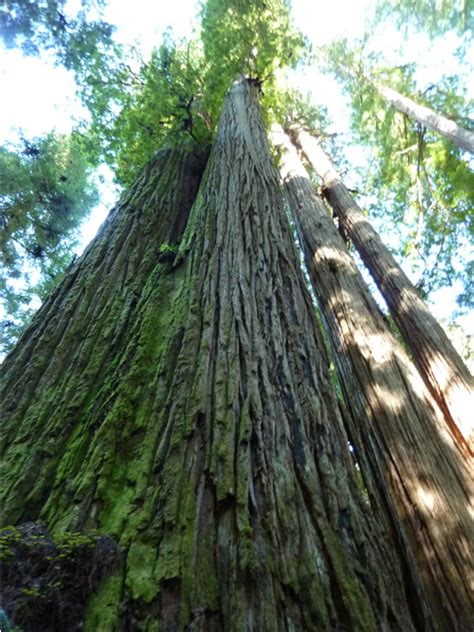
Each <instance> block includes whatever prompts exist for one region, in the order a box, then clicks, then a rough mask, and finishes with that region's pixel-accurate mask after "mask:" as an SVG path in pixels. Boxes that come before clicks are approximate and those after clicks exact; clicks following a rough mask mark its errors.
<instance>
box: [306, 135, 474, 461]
mask: <svg viewBox="0 0 474 632" xmlns="http://www.w3.org/2000/svg"><path fill="white" fill-rule="evenodd" d="M298 143H299V144H300V146H301V148H302V150H303V151H304V153H305V155H306V156H307V158H308V160H309V161H310V162H311V164H312V165H313V167H314V169H315V170H316V172H317V173H318V175H319V176H320V177H321V179H322V180H323V183H324V194H325V196H326V198H327V199H328V201H329V203H330V204H331V206H332V208H333V209H334V212H335V213H336V215H337V217H338V219H339V221H340V223H341V226H342V227H343V229H344V231H345V232H346V234H347V235H348V236H349V237H350V239H351V240H352V241H353V243H354V245H355V247H356V248H357V250H358V252H359V254H360V256H361V258H362V261H363V262H364V263H365V265H366V266H367V268H368V269H369V271H370V273H371V275H372V276H373V278H374V280H375V282H376V284H377V286H378V288H379V290H380V292H381V293H382V296H383V297H384V299H385V301H386V302H387V305H388V307H389V309H390V312H391V314H392V316H393V318H394V320H395V322H396V324H397V326H398V328H399V330H400V332H401V334H402V336H403V339H404V341H405V343H406V345H407V347H408V348H409V350H410V352H411V354H412V357H413V360H414V362H415V364H416V366H417V367H418V370H419V371H420V374H421V376H422V378H423V380H424V381H425V383H426V385H427V386H428V388H429V390H430V391H431V393H432V395H433V397H434V399H435V401H436V402H437V404H438V405H439V406H440V408H441V410H442V412H443V414H444V416H445V419H446V421H447V423H448V424H449V426H450V428H451V430H452V432H453V433H454V434H455V436H456V437H457V439H458V441H459V443H460V445H462V446H464V448H465V449H466V451H467V452H468V453H470V454H471V455H472V454H473V450H474V430H473V428H474V422H473V415H472V411H473V410H474V397H473V393H474V380H473V378H472V376H471V374H470V373H469V370H468V369H467V367H466V365H465V364H464V362H463V361H462V359H461V357H460V356H459V354H458V353H457V352H456V350H455V349H454V347H453V345H452V343H451V341H450V340H449V338H448V337H447V335H446V334H445V332H444V330H443V329H442V327H441V326H440V325H439V324H438V322H437V321H436V319H435V318H434V317H433V316H432V314H431V312H430V311H429V309H428V308H427V306H426V305H425V303H424V302H423V301H422V299H421V298H420V297H419V295H418V293H417V291H416V289H415V287H414V286H413V284H412V283H411V282H410V280H409V279H408V277H407V276H406V275H405V273H404V272H403V270H402V269H401V267H400V266H399V265H398V263H397V262H396V261H395V259H394V257H393V256H392V254H391V253H390V252H389V250H388V249H387V248H386V247H385V246H384V244H383V243H382V240H381V239H380V236H379V235H378V233H377V232H376V231H375V229H374V228H373V226H372V225H371V224H370V222H369V221H368V219H367V218H366V217H365V216H364V215H363V214H362V211H361V210H360V208H359V207H358V206H357V204H356V202H355V201H354V200H353V198H352V196H351V195H350V193H349V192H348V190H347V188H346V187H345V186H344V184H343V182H342V181H341V179H340V177H339V175H338V174H337V172H336V170H335V169H334V167H333V166H332V164H331V162H330V160H329V158H328V157H327V155H326V154H325V152H324V151H323V150H322V148H321V147H320V145H319V144H318V142H317V141H316V139H315V138H313V137H312V136H311V135H310V134H308V133H307V132H304V131H301V132H300V133H299V134H298Z"/></svg>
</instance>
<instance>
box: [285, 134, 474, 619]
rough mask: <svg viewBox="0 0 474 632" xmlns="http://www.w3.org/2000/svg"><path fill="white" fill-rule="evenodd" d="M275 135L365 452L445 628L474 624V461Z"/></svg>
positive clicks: (357, 439) (359, 447)
mask: <svg viewBox="0 0 474 632" xmlns="http://www.w3.org/2000/svg"><path fill="white" fill-rule="evenodd" d="M273 138H274V144H276V145H278V146H279V147H280V149H281V150H282V152H283V153H282V157H281V173H282V177H283V180H284V182H285V189H286V192H287V195H288V200H289V204H290V208H291V210H292V212H293V215H294V219H295V223H296V226H297V229H298V234H299V238H300V242H301V245H302V249H303V252H304V255H305V260H306V263H307V267H308V270H309V274H310V277H311V280H312V283H313V288H314V291H315V294H316V296H317V299H318V303H319V305H320V307H321V310H322V314H323V317H324V322H325V323H326V325H327V328H328V331H329V337H330V339H331V340H332V341H333V344H334V358H335V362H336V365H337V368H338V373H339V377H340V383H341V387H342V389H343V392H344V396H345V399H346V402H347V403H348V405H349V406H350V407H351V408H352V410H354V412H355V413H356V414H355V416H354V423H355V430H354V431H353V432H351V437H352V438H353V440H354V443H355V447H356V454H357V455H360V458H361V461H362V462H363V461H364V459H366V462H367V466H366V467H368V468H369V470H370V472H371V473H372V477H373V478H375V479H377V477H378V470H379V464H380V466H381V469H382V471H383V472H382V477H383V481H382V480H381V481H379V483H380V485H381V488H382V496H383V497H384V498H385V499H387V501H388V502H390V499H392V500H393V501H394V504H395V507H396V511H397V514H398V517H399V519H400V521H401V523H402V524H403V526H404V528H405V531H406V533H407V535H408V538H409V540H410V543H411V545H412V551H413V553H414V555H415V557H416V560H417V562H418V567H419V568H420V571H421V573H422V578H423V583H424V585H425V587H426V589H427V592H428V594H429V595H430V602H431V606H432V609H433V611H434V612H435V613H436V621H437V623H438V625H439V626H440V629H443V630H444V629H446V630H448V629H450V630H454V629H456V630H464V629H465V630H468V629H469V628H470V625H472V623H473V622H474V617H473V608H474V603H473V600H472V593H471V587H472V583H473V581H474V573H473V568H472V559H471V556H470V551H469V548H470V545H469V542H472V541H473V540H474V525H473V522H472V518H471V515H472V514H470V512H469V509H470V510H471V511H472V510H473V509H474V505H473V504H472V497H471V496H472V491H473V489H474V487H473V473H472V468H471V469H470V468H468V467H467V464H466V463H465V459H464V458H463V455H462V454H461V453H460V452H459V449H458V447H457V445H456V442H455V440H454V439H453V437H452V436H451V435H450V433H448V431H447V430H446V426H445V424H444V420H443V418H442V416H441V414H440V412H439V410H438V408H437V407H436V405H435V404H434V403H433V402H432V399H431V396H430V394H429V392H428V390H427V389H426V387H425V386H424V384H423V382H422V380H421V378H420V376H419V375H418V373H417V371H416V369H415V368H414V367H413V366H412V365H411V362H410V361H409V360H408V358H407V357H406V354H405V352H404V351H403V349H402V347H401V346H400V344H399V343H398V341H397V340H396V339H395V337H394V336H393V335H392V333H391V332H390V331H389V329H388V327H387V326H386V324H385V322H384V320H383V317H382V315H381V313H380V311H379V309H378V307H377V304H376V303H375V301H374V299H373V298H372V296H371V295H370V292H369V290H368V288H367V286H366V284H365V282H364V280H363V278H362V275H361V274H360V272H359V271H358V269H357V266H356V265H355V263H354V261H353V259H352V257H351V256H350V254H349V253H348V251H347V249H346V247H345V244H344V241H343V239H342V238H341V236H340V235H339V233H338V231H337V229H336V227H335V225H334V223H333V221H332V219H331V218H330V216H329V214H328V212H327V209H326V207H325V205H324V203H323V201H322V200H321V199H320V198H319V197H318V196H317V195H316V194H315V192H314V185H313V184H312V183H311V181H310V180H309V178H308V176H307V173H306V170H305V168H304V167H303V165H302V163H301V161H300V159H299V157H298V154H297V150H296V148H295V147H294V146H293V144H292V143H291V141H290V139H289V138H288V136H286V135H285V134H284V133H283V131H282V130H281V129H280V130H278V129H275V130H274V134H273ZM371 487H373V485H371ZM454 533H456V534H457V536H456V537H455V538H454V537H453V534H454ZM408 555H409V557H410V554H408ZM434 560H436V561H434Z"/></svg>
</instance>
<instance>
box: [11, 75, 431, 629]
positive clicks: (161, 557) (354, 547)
mask: <svg viewBox="0 0 474 632" xmlns="http://www.w3.org/2000/svg"><path fill="white" fill-rule="evenodd" d="M188 160H191V163H192V158H188V157H185V156H183V155H182V154H180V153H179V152H176V153H175V152H172V153H171V154H169V155H168V157H167V159H166V160H165V159H164V158H163V159H157V161H156V162H155V163H152V164H151V166H150V167H149V168H148V170H147V171H145V173H144V174H143V175H142V178H141V180H140V181H139V182H138V184H137V185H136V186H135V187H134V188H133V189H132V191H131V192H130V194H129V195H128V196H127V197H126V198H125V199H124V200H123V201H122V203H121V204H120V205H119V207H118V209H117V210H116V212H115V214H114V215H113V216H112V218H111V220H110V221H109V223H108V225H107V226H106V228H105V229H104V230H103V231H102V234H101V236H99V238H98V240H97V241H96V242H95V244H94V245H92V246H91V247H90V249H89V250H88V252H86V254H85V255H84V257H83V258H82V260H81V261H80V262H79V263H78V264H77V265H76V267H75V268H73V270H72V271H71V273H70V275H69V276H68V277H67V278H66V279H65V281H64V283H63V284H62V285H61V287H60V288H59V289H58V290H57V291H56V293H55V294H54V295H53V296H52V298H51V299H50V301H49V302H48V303H47V304H46V305H45V307H44V308H43V310H42V311H41V312H40V314H39V315H38V317H37V318H36V320H35V321H34V323H33V324H32V326H31V328H30V329H29V330H28V332H27V334H26V335H25V337H24V338H23V339H22V341H21V343H20V344H19V346H18V348H17V349H16V350H15V351H14V352H13V353H12V355H11V356H10V357H9V358H8V360H7V364H8V368H7V383H6V392H7V401H6V403H5V409H6V413H7V416H8V420H7V424H6V442H5V448H6V450H5V464H6V468H5V477H6V479H5V480H6V482H7V486H6V490H7V493H6V498H5V503H4V507H5V512H6V516H7V517H8V519H9V520H14V521H19V520H26V519H36V518H38V517H39V518H41V519H43V520H46V521H47V522H48V523H49V524H50V526H51V527H52V528H53V529H55V530H56V531H58V530H59V531H60V530H63V529H66V528H68V529H71V528H73V529H80V530H82V529H89V528H93V527H97V528H99V529H100V531H102V532H104V533H107V534H109V535H112V536H114V537H115V538H116V539H117V540H118V541H119V543H120V545H121V547H122V548H123V550H124V563H123V567H122V568H121V571H120V572H119V573H117V574H115V575H114V576H112V577H110V578H109V580H108V581H107V582H106V583H105V584H104V586H103V587H102V589H101V590H100V591H99V593H98V594H97V595H96V596H95V598H94V599H93V600H92V602H91V603H90V605H89V609H88V612H87V617H86V630H101V632H102V631H104V632H105V631H107V630H117V629H122V630H141V629H143V630H145V629H147V630H152V629H153V630H155V629H158V628H159V629H163V630H168V631H174V630H202V631H203V632H204V631H212V630H229V631H232V630H236V631H241V630H249V631H251V630H255V631H257V630H272V631H273V630H275V631H277V630H282V631H283V630H311V629H317V630H321V631H323V630H328V631H329V630H334V629H342V628H343V627H344V628H345V629H350V630H374V631H375V630H380V629H394V630H395V629H396V630H403V631H405V630H411V629H414V628H415V627H419V628H420V627H421V629H423V625H424V624H423V622H424V620H425V619H424V616H421V615H419V614H418V612H417V611H418V610H419V609H421V608H422V604H421V603H420V602H419V599H418V597H417V595H416V594H415V593H411V592H410V591H411V590H412V588H413V586H414V582H413V581H412V580H410V578H408V577H407V576H406V573H407V571H406V567H405V565H404V562H403V560H400V557H399V552H398V549H397V547H398V544H396V543H394V542H393V541H392V538H391V536H390V534H389V533H385V525H386V522H385V521H384V520H380V521H379V520H378V519H377V518H376V516H380V512H379V511H378V512H376V513H375V514H374V515H371V513H370V510H369V509H368V507H367V505H366V502H365V501H364V498H363V494H362V492H361V490H360V488H359V485H358V482H357V478H356V472H355V469H354V466H353V462H352V458H351V456H350V453H349V451H348V449H347V445H348V444H347V435H346V432H345V430H344V423H343V419H342V417H341V413H340V410H339V406H338V402H337V399H336V397H335V395H334V391H333V388H332V386H331V381H330V377H329V372H328V365H327V358H326V356H325V352H324V347H323V342H322V340H321V338H320V335H319V334H318V333H317V331H318V330H317V326H316V321H315V315H314V311H313V307H312V304H311V300H310V297H309V295H308V293H307V290H306V287H305V283H304V279H303V277H302V274H301V271H300V270H299V266H298V259H297V256H296V252H295V248H294V245H293V243H292V236H291V234H290V231H289V227H288V223H287V218H286V216H285V213H284V211H283V205H282V200H281V194H280V191H279V186H278V180H277V175H276V173H275V171H274V168H273V166H272V163H271V158H270V154H269V151H268V147H267V144H266V138H265V132H264V127H263V124H262V121H261V116H260V112H259V108H258V91H257V87H256V86H254V85H251V84H247V83H239V84H237V85H236V86H234V87H233V89H232V91H231V92H230V94H229V96H228V98H227V100H226V103H225V106H224V111H223V115H222V118H221V122H220V126H219V131H218V135H217V139H216V144H215V147H214V148H213V151H212V153H211V157H210V159H209V163H208V166H207V170H206V174H205V175H204V179H203V181H202V183H201V186H200V189H199V193H198V196H197V198H196V201H195V203H194V206H193V208H192V211H191V214H190V216H189V219H188V222H187V227H186V232H185V234H184V236H183V237H182V239H181V241H180V245H179V251H178V253H177V256H176V257H175V258H174V260H173V261H170V262H164V261H162V259H163V257H162V255H161V254H160V253H159V252H158V246H159V244H160V241H163V239H165V237H166V239H170V240H171V238H170V236H169V231H168V228H165V229H163V224H164V225H165V226H168V227H169V226H171V225H172V221H171V220H172V218H173V217H174V216H175V213H176V212H178V217H179V218H180V221H178V222H177V224H176V223H175V224H173V225H174V226H177V225H179V228H182V226H183V221H181V220H184V219H185V217H186V215H187V210H189V201H190V199H191V198H192V195H193V191H194V190H195V186H194V185H195V183H196V180H197V178H198V176H197V177H196V178H192V177H191V178H189V177H188V176H186V177H187V178H188V179H189V180H190V184H189V186H188V187H187V190H186V187H185V188H184V189H183V188H182V186H181V184H180V181H181V179H182V177H183V174H187V173H188V169H189V163H187V161H188ZM186 164H188V167H186ZM191 182H193V183H194V184H191ZM177 232H179V231H177ZM177 237H178V235H177V233H175V232H174V231H173V237H172V239H174V240H176V239H177ZM160 259H161V261H160ZM61 307H62V308H63V311H62V312H61V311H58V310H59V309H60V308H61ZM25 501H26V502H25Z"/></svg>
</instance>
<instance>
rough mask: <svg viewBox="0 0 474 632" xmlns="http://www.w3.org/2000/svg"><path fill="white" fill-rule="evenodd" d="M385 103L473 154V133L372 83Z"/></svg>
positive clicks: (398, 94) (414, 102) (406, 98)
mask: <svg viewBox="0 0 474 632" xmlns="http://www.w3.org/2000/svg"><path fill="white" fill-rule="evenodd" d="M372 85H373V86H374V88H375V89H376V90H377V92H378V93H379V94H380V95H381V96H382V97H383V98H384V99H385V101H386V102H387V103H388V104H389V105H391V106H392V107H394V108H395V109H396V110H398V111H399V112H402V113H403V114H406V115H407V116H410V117H411V118H414V119H415V120H416V121H418V123H420V124H421V125H423V126H424V127H427V128H428V129H431V130H432V131H433V132H436V133H437V134H441V136H445V137H446V138H447V139H448V140H450V141H451V142H452V143H454V144H455V145H456V146H457V147H459V148H460V149H464V151H468V152H470V153H471V154H474V133H473V132H470V131H469V130H467V129H465V128H464V127H461V126H460V125H458V124H457V123H455V122H454V121H452V120H451V119H448V118H446V117H445V116H441V115H440V114H437V113H436V112H435V111H434V110H432V109H431V108H429V107H426V105H420V104H419V103H416V101H413V99H410V98H408V97H406V96H404V95H403V94H400V93H399V92H396V91H395V90H392V88H388V87H387V86H382V85H378V84H377V83H372Z"/></svg>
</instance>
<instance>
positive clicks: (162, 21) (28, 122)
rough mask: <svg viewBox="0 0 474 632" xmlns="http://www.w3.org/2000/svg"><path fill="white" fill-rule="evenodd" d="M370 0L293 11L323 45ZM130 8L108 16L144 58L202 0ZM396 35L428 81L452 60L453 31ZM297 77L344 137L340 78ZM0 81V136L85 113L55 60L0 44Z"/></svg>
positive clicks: (386, 44)
mask: <svg viewBox="0 0 474 632" xmlns="http://www.w3.org/2000/svg"><path fill="white" fill-rule="evenodd" d="M79 5H80V0H70V2H69V5H68V7H69V9H70V10H71V11H72V12H74V10H75V8H77V7H78V6H79ZM372 5H373V3H372V1H371V0H331V1H330V2H315V1H314V2H310V1H309V0H293V2H292V6H293V10H292V14H293V18H294V21H295V23H296V26H297V27H298V28H299V29H300V30H301V31H302V32H303V33H304V34H305V35H307V37H308V38H309V40H310V41H311V42H312V44H313V46H321V45H324V44H327V43H329V42H330V41H331V40H332V39H334V38H336V37H347V38H348V39H350V40H352V39H355V38H357V37H360V36H361V35H362V34H363V32H364V24H365V21H366V20H367V19H370V9H371V7H372ZM130 8H131V3H129V2H124V1H123V0H109V3H108V6H107V7H106V9H105V14H104V16H103V17H104V19H105V20H106V21H108V22H110V23H112V24H115V25H116V28H117V30H116V38H117V39H118V40H119V41H120V42H122V43H124V44H130V45H132V44H134V45H135V46H136V47H137V49H138V50H140V52H141V55H142V57H143V58H145V59H146V58H147V56H148V55H149V53H150V52H151V50H152V49H153V47H155V46H157V45H159V43H160V41H161V37H162V34H163V31H164V30H165V29H166V28H167V27H169V26H171V27H172V28H173V32H174V34H175V35H176V36H177V37H186V36H189V35H191V33H192V31H193V28H194V27H195V26H196V24H197V18H196V14H197V10H198V3H197V1H195V0H174V1H172V2H170V1H169V0H167V1H166V2H165V1H164V0H155V2H150V0H133V10H130ZM367 12H369V13H367ZM399 43H400V34H399V33H398V31H397V30H396V29H395V28H391V29H385V30H384V32H382V33H381V34H380V35H379V43H378V45H379V46H380V47H381V48H382V49H384V50H385V51H387V54H388V56H392V58H393V60H394V61H396V62H403V60H404V59H406V58H407V57H410V58H413V59H417V61H418V65H419V74H420V78H421V80H422V81H424V82H426V84H429V83H432V82H434V81H436V77H438V76H439V74H440V72H441V71H447V70H449V69H450V67H452V64H453V61H452V58H451V56H450V55H449V54H448V51H450V50H452V49H453V42H451V41H449V38H446V40H445V41H444V42H443V43H442V44H440V43H439V42H438V43H437V45H436V46H435V47H433V44H432V43H431V42H430V41H429V40H428V39H427V38H426V37H423V36H419V37H416V38H413V39H412V40H411V41H410V44H409V46H405V48H404V50H403V51H402V52H401V53H400V52H397V49H398V45H399ZM472 50H474V47H473V49H472ZM472 50H471V55H472V54H473V53H472ZM473 62H474V60H473ZM450 64H451V66H450ZM295 81H296V82H297V83H298V85H299V86H300V88H301V89H303V90H304V91H307V92H309V93H310V94H311V95H312V98H313V100H314V101H315V102H318V103H321V102H324V103H325V104H329V105H330V111H329V113H330V116H331V117H332V119H333V121H334V123H333V126H332V128H331V129H330V130H328V131H329V132H337V133H338V134H340V137H342V139H343V140H344V136H345V135H347V136H348V134H347V132H348V129H349V108H348V106H347V104H346V102H345V99H344V97H343V96H342V94H341V92H340V89H339V86H338V85H337V84H336V82H335V80H334V79H332V78H330V77H328V76H323V75H321V74H320V73H319V72H318V71H317V70H316V69H314V68H312V69H310V68H308V69H306V70H304V71H303V72H300V73H299V74H298V75H297V77H296V79H295ZM0 85H1V86H2V88H1V90H2V94H3V95H8V97H7V98H5V96H4V97H3V98H2V99H1V101H0V142H2V143H3V142H5V141H7V140H13V139H15V137H16V135H17V131H18V129H19V128H21V129H22V130H23V132H24V134H25V135H26V136H27V137H30V136H36V135H41V134H44V133H46V132H48V131H51V129H53V128H55V129H56V130H57V131H58V132H68V131H69V130H70V129H71V128H72V127H73V125H74V120H75V119H76V118H77V117H79V118H81V117H83V116H84V111H83V110H82V108H81V105H80V103H79V101H78V99H77V98H76V97H75V85H74V80H73V77H72V75H71V74H70V73H68V72H67V71H65V70H64V69H63V68H61V67H55V66H54V65H53V64H52V63H51V62H49V63H48V62H46V61H43V60H42V59H38V58H34V57H29V58H26V57H23V56H22V55H21V53H20V52H19V51H16V50H11V51H5V50H0ZM345 157H346V159H347V160H349V161H350V163H351V164H352V165H355V166H359V165H361V164H362V163H363V162H364V154H363V152H361V151H360V149H358V148H356V147H354V146H351V145H350V144H349V143H347V144H346V146H345ZM101 176H102V179H103V181H104V184H103V185H102V186H101V203H100V204H99V205H98V207H97V208H96V209H95V210H94V211H93V213H92V215H91V216H90V218H89V219H88V220H86V221H85V223H84V225H83V228H82V241H81V249H83V248H84V247H85V245H86V244H87V243H88V242H89V241H90V239H92V238H93V236H94V235H95V233H96V231H97V229H98V227H99V225H100V223H101V222H102V221H103V220H104V219H105V217H106V215H107V212H108V210H110V208H111V207H112V206H113V204H114V202H115V200H116V196H117V192H116V189H115V187H114V185H113V182H112V175H111V173H110V171H109V170H108V169H107V168H106V167H103V168H102V169H101ZM349 184H350V182H349ZM454 295H455V292H451V294H450V293H449V292H444V294H443V295H442V296H441V297H440V300H437V301H436V305H435V312H436V315H437V317H438V318H447V317H449V315H450V313H451V311H452V310H453V309H454V302H453V301H454Z"/></svg>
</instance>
